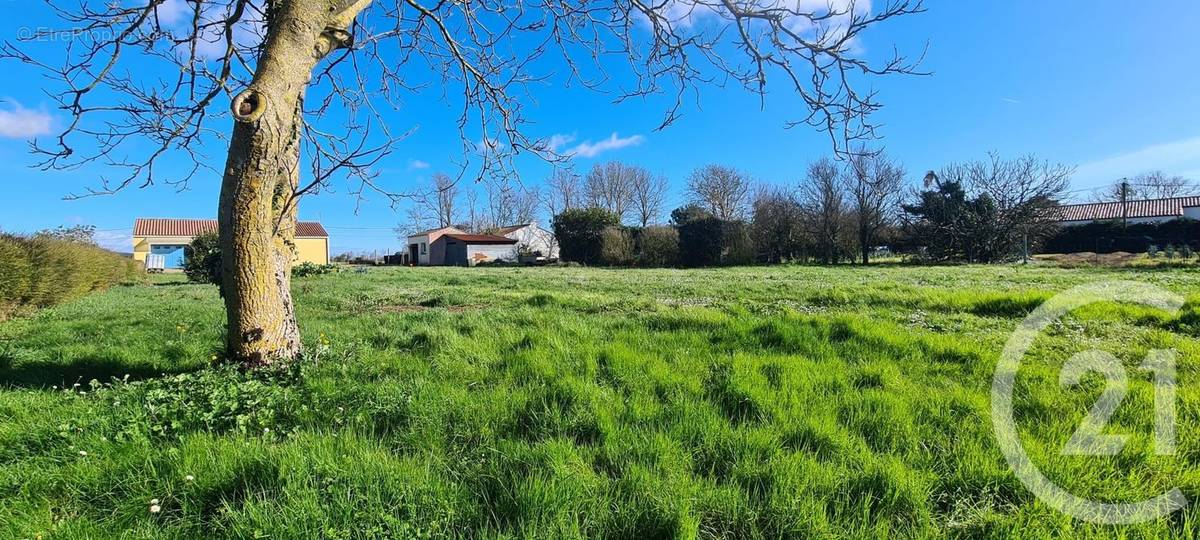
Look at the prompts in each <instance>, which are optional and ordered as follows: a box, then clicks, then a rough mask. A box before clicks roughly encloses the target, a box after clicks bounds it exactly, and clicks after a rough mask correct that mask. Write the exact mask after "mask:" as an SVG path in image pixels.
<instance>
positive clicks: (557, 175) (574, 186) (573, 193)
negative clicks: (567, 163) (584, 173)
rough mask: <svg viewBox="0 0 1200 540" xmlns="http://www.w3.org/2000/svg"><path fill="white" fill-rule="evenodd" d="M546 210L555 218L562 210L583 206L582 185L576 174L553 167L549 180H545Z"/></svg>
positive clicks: (565, 169)
mask: <svg viewBox="0 0 1200 540" xmlns="http://www.w3.org/2000/svg"><path fill="white" fill-rule="evenodd" d="M545 198H546V210H547V211H549V212H550V215H551V216H557V215H558V214H561V213H562V212H563V211H564V210H570V209H572V208H579V207H580V206H582V205H583V199H584V192H583V183H582V180H581V179H580V178H579V175H578V174H575V172H574V171H572V170H571V169H567V168H563V167H555V168H554V172H553V173H551V175H550V178H549V179H547V180H546V190H545Z"/></svg>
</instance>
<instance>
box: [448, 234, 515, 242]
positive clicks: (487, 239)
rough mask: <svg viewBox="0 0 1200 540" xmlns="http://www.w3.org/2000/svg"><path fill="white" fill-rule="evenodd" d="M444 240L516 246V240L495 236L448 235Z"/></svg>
mask: <svg viewBox="0 0 1200 540" xmlns="http://www.w3.org/2000/svg"><path fill="white" fill-rule="evenodd" d="M443 237H444V238H453V239H455V240H458V241H459V242H465V243H468V244H515V243H517V241H516V240H513V239H512V238H505V237H503V236H496V235H493V234H447V235H443Z"/></svg>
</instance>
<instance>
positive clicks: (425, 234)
mask: <svg viewBox="0 0 1200 540" xmlns="http://www.w3.org/2000/svg"><path fill="white" fill-rule="evenodd" d="M447 234H466V231H464V230H462V229H459V228H457V227H438V228H436V229H429V230H428V231H421V232H418V233H413V234H410V235H408V257H407V258H405V257H401V259H403V260H402V261H401V263H400V264H413V265H417V266H441V265H443V264H453V263H449V262H446V253H445V251H444V249H445V245H446V244H445V242H441V243H439V242H438V239H440V238H441V237H442V236H443V235H447Z"/></svg>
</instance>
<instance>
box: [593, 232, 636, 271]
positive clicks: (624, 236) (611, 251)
mask: <svg viewBox="0 0 1200 540" xmlns="http://www.w3.org/2000/svg"><path fill="white" fill-rule="evenodd" d="M633 255H634V253H633V237H632V236H630V235H629V231H627V230H625V229H624V228H622V227H619V226H613V227H607V228H605V229H604V232H603V233H601V234H600V259H601V261H602V262H603V263H604V264H606V265H609V266H629V265H630V264H633Z"/></svg>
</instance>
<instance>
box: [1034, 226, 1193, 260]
mask: <svg viewBox="0 0 1200 540" xmlns="http://www.w3.org/2000/svg"><path fill="white" fill-rule="evenodd" d="M1184 244H1187V245H1189V246H1191V248H1192V249H1193V250H1200V221H1197V220H1194V219H1186V218H1180V219H1173V220H1171V221H1166V222H1163V223H1131V224H1129V226H1128V227H1122V226H1121V222H1120V221H1097V222H1093V223H1088V224H1086V225H1074V226H1070V227H1063V228H1062V229H1060V230H1059V231H1058V233H1057V234H1055V235H1054V236H1053V237H1051V238H1049V239H1048V240H1046V242H1045V243H1044V244H1043V246H1042V249H1041V251H1042V252H1043V253H1079V252H1083V251H1090V252H1095V253H1113V252H1116V251H1127V252H1129V253H1145V252H1146V250H1148V249H1149V248H1150V246H1158V247H1159V248H1165V247H1167V246H1168V245H1173V246H1175V247H1183V245H1184Z"/></svg>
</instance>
